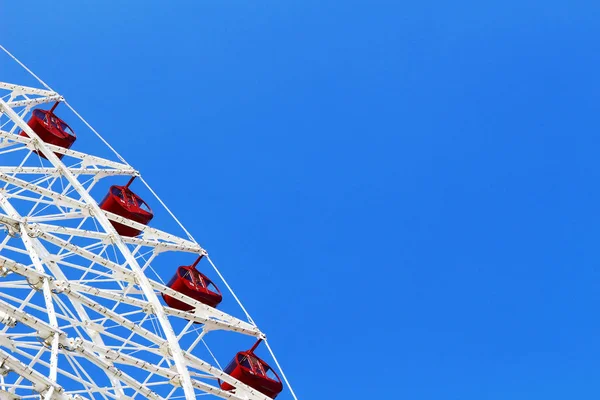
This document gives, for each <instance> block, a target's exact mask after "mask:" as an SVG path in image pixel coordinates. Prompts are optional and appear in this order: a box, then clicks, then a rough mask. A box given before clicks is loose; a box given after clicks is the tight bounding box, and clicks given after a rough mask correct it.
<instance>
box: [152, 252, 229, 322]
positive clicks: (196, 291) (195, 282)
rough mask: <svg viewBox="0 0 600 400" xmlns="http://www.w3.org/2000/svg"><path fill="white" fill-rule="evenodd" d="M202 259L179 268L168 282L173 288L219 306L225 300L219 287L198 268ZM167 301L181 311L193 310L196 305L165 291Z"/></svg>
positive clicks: (210, 304)
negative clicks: (175, 297)
mask: <svg viewBox="0 0 600 400" xmlns="http://www.w3.org/2000/svg"><path fill="white" fill-rule="evenodd" d="M201 259H202V256H200V257H199V258H198V259H197V260H196V262H194V263H193V264H192V265H188V266H183V267H179V268H177V271H176V272H175V275H173V278H171V280H170V281H169V283H168V284H167V286H168V287H170V288H171V289H173V290H176V291H178V292H179V293H183V294H185V295H186V296H189V297H191V298H193V299H195V300H198V301H199V302H201V303H204V304H206V305H207V306H210V307H217V305H218V304H219V303H220V302H221V300H223V295H221V291H220V290H219V288H218V287H217V286H216V285H215V284H214V283H213V282H212V281H211V280H210V279H208V277H207V276H206V275H204V274H203V273H201V272H200V271H198V270H197V269H196V265H198V262H200V260H201ZM162 297H163V299H164V300H165V303H167V305H168V306H169V307H173V308H177V309H178V310H181V311H191V310H192V309H193V308H194V307H193V306H191V305H189V304H187V303H184V302H182V301H180V300H177V299H174V298H173V297H171V296H169V295H166V294H164V293H163V295H162Z"/></svg>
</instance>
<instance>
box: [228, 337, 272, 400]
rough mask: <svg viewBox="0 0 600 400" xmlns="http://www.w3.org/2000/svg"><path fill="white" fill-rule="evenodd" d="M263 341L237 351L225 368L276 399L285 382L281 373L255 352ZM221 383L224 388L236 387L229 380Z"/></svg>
mask: <svg viewBox="0 0 600 400" xmlns="http://www.w3.org/2000/svg"><path fill="white" fill-rule="evenodd" d="M261 341H262V339H260V340H259V341H258V342H256V343H255V344H254V346H252V348H251V349H250V350H247V351H240V352H239V353H237V354H236V355H235V357H234V358H233V360H231V362H230V363H229V365H228V366H227V368H225V373H227V374H229V375H231V376H232V377H234V378H236V379H237V380H239V381H240V382H242V383H245V384H246V385H248V386H250V387H251V388H254V389H256V390H258V391H259V392H261V393H262V394H264V395H265V396H268V397H270V398H272V399H274V398H275V397H277V395H278V394H279V393H281V391H282V390H283V384H282V383H281V379H279V375H277V373H276V372H275V371H273V369H272V368H271V367H270V366H269V364H267V363H266V362H264V361H263V360H261V359H260V358H258V357H257V356H256V355H255V354H254V350H255V349H256V347H257V346H258V345H259V343H260V342H261ZM220 384H221V389H223V390H232V389H234V387H233V386H231V385H230V384H228V383H227V382H220Z"/></svg>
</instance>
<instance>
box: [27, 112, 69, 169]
mask: <svg viewBox="0 0 600 400" xmlns="http://www.w3.org/2000/svg"><path fill="white" fill-rule="evenodd" d="M56 106H58V102H56V104H54V106H52V108H51V109H50V110H48V111H46V110H42V109H39V108H36V109H35V110H33V112H32V113H31V118H30V119H29V121H28V122H27V125H29V127H30V128H31V129H33V131H34V132H35V133H36V135H38V136H39V137H40V139H42V141H44V142H45V143H48V144H53V145H56V146H59V147H64V148H65V149H70V148H71V146H73V143H75V140H76V139H77V137H76V136H75V132H73V130H72V129H71V127H69V125H67V123H66V122H65V121H63V120H62V119H60V118H58V117H57V116H56V115H55V114H54V109H55V108H56ZM21 136H25V137H29V136H28V135H27V133H25V132H21ZM35 153H36V154H38V155H39V156H40V157H44V158H46V156H44V155H43V154H42V153H41V152H39V151H35ZM54 154H56V156H57V157H58V158H62V157H63V154H59V153H54Z"/></svg>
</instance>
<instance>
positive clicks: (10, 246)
mask: <svg viewBox="0 0 600 400" xmlns="http://www.w3.org/2000/svg"><path fill="white" fill-rule="evenodd" d="M0 48H1V46H0ZM1 49H2V50H4V48H1ZM7 54H9V55H10V53H8V52H7ZM11 57H12V55H11ZM23 67H24V66H23ZM34 76H35V75H34ZM36 78H37V77H36ZM40 83H41V84H42V85H44V86H45V84H44V83H43V82H42V81H40ZM56 101H63V102H64V99H63V98H62V96H60V95H59V94H58V93H55V92H54V91H52V90H51V89H50V88H49V87H47V86H46V89H38V88H32V87H26V86H20V85H15V84H9V83H3V82H0V399H5V398H6V399H13V398H14V399H30V398H31V399H32V398H41V399H45V400H46V399H105V400H108V399H139V398H149V399H182V398H186V399H196V398H197V397H198V396H204V395H206V396H209V397H210V396H216V397H221V398H227V399H253V400H259V399H260V400H267V399H268V397H266V396H264V395H262V394H261V393H259V392H257V391H256V390H254V389H252V388H250V387H248V386H246V385H244V384H242V383H241V382H239V381H237V380H236V379H234V378H232V377H230V376H229V375H227V374H225V373H223V372H222V369H221V368H220V366H219V364H218V362H217V361H216V359H214V358H213V353H212V352H211V351H210V349H209V348H208V346H206V342H205V338H206V335H208V334H210V335H211V336H212V335H224V336H223V337H224V338H228V337H230V335H231V333H232V334H235V335H246V336H250V337H251V338H250V339H248V341H247V342H246V343H250V344H251V343H252V340H255V339H256V338H263V339H264V338H265V336H264V334H263V333H262V332H261V331H260V330H259V329H258V328H257V326H256V325H255V324H254V322H253V321H252V319H251V318H250V317H249V315H248V314H247V312H246V310H245V309H244V308H243V307H242V310H243V312H244V313H245V314H246V316H247V320H246V321H244V320H241V319H239V318H236V317H234V316H232V315H230V314H228V313H226V312H223V311H221V310H218V309H214V308H211V307H208V306H206V305H204V304H202V303H200V302H198V301H196V300H194V299H192V298H190V297H187V296H185V295H183V294H180V293H178V292H175V291H173V290H171V289H169V288H168V287H166V286H165V284H164V283H163V282H162V280H161V279H160V278H159V277H158V276H157V275H156V274H154V275H153V274H152V272H153V269H152V264H153V263H156V262H159V261H158V260H159V259H161V258H163V257H166V256H167V255H169V254H173V253H189V259H191V260H193V258H195V257H197V256H198V255H202V254H203V255H205V256H206V258H207V259H208V260H209V262H210V263H211V264H212V261H210V258H208V255H207V252H206V251H205V250H204V249H203V248H202V247H200V246H199V245H198V243H197V242H196V241H195V240H194V239H193V238H192V237H191V236H189V234H188V237H187V238H184V237H180V236H177V235H174V234H170V233H167V232H165V231H162V230H161V229H160V228H159V227H147V226H144V225H141V224H139V223H137V222H134V221H131V220H128V219H125V218H123V217H120V216H118V215H116V214H112V213H110V212H106V211H103V210H101V209H100V208H99V206H98V200H100V199H95V198H93V197H92V195H91V194H90V192H91V190H92V189H93V188H94V187H95V185H96V184H98V183H99V182H101V181H102V180H104V179H107V178H108V179H112V180H114V179H115V178H116V179H118V178H119V176H121V178H120V179H121V180H123V179H126V177H129V176H139V175H140V174H139V172H138V171H136V170H135V169H134V168H132V167H131V166H130V165H129V164H127V163H126V162H125V161H124V160H123V159H122V158H121V157H120V156H118V154H117V158H118V159H119V160H120V161H113V160H109V159H106V158H102V157H97V156H94V155H92V154H88V153H85V152H83V150H82V149H79V148H78V147H77V142H76V144H75V146H74V150H66V149H63V148H61V147H57V146H53V145H49V144H46V143H44V142H43V141H41V140H40V138H39V137H38V136H37V135H36V133H35V132H34V131H33V130H31V128H29V126H28V125H27V123H26V120H27V119H28V116H29V115H30V113H31V111H32V109H33V108H34V107H36V106H39V105H44V104H47V103H53V102H56ZM67 106H68V104H67ZM63 107H64V106H63ZM68 107H69V108H70V106H68ZM46 108H47V107H46ZM73 111H74V110H73ZM77 115H78V114H77ZM84 122H85V121H84ZM86 124H87V123H86ZM88 127H89V125H88ZM89 128H91V127H89ZM21 131H24V132H26V134H27V136H28V137H25V136H20V135H19V133H20V132H21ZM94 132H95V131H94ZM77 133H78V135H79V136H81V135H82V134H83V133H82V132H79V131H78V132H77ZM34 151H36V152H37V153H36V152H34ZM38 153H39V154H43V155H44V156H45V158H46V159H43V158H42V157H40V156H39V154H38ZM56 154H61V155H63V158H62V159H60V158H59V157H57V156H56ZM115 154H116V153H115ZM113 183H114V182H113ZM144 183H145V182H144ZM150 191H151V189H150ZM152 193H154V192H153V191H152ZM158 201H159V202H160V203H161V204H162V202H161V201H160V199H158ZM110 221H116V222H119V223H121V224H124V225H127V226H131V227H134V228H137V229H140V230H141V231H142V234H141V235H140V236H138V237H135V238H131V237H121V236H120V235H119V234H118V233H117V232H116V231H115V230H114V228H113V226H112V224H111V223H110ZM177 222H178V221H177ZM182 228H183V227H182ZM184 232H185V233H186V234H187V231H185V229H184ZM212 265H213V267H214V264H212ZM177 266H178V265H172V270H173V272H174V271H175V268H176V267H177ZM215 271H216V272H217V273H218V275H219V276H220V277H221V278H222V276H221V274H220V273H219V272H218V270H217V269H216V267H215ZM225 285H226V286H227V288H229V285H227V283H226V282H225ZM229 289H230V288H229ZM230 291H231V289H230ZM161 293H166V294H168V295H170V296H172V297H174V298H177V299H179V300H181V301H183V302H184V303H187V304H190V305H192V306H194V310H193V311H191V312H183V311H180V310H177V309H173V308H169V307H167V306H166V305H164V303H163V302H162V301H161V300H160V294H161ZM231 295H232V296H233V297H234V298H235V300H237V297H236V296H235V294H233V292H231ZM238 303H239V301H238ZM240 306H241V303H240ZM227 331H228V332H231V333H230V334H227V333H226V332H227ZM267 349H268V350H269V352H270V351H271V349H270V347H269V346H268V344H267ZM239 350H243V348H240V349H239ZM234 354H235V352H233V353H231V354H230V357H233V355H234ZM271 354H272V352H271ZM207 355H209V356H207ZM273 357H274V356H273ZM223 361H229V360H223ZM275 363H276V364H277V365H278V363H277V360H275ZM214 364H216V366H215V365H214ZM280 372H281V371H280ZM283 378H284V379H285V376H283ZM219 379H220V380H223V381H226V382H228V383H230V384H232V385H234V386H235V387H236V390H235V391H234V392H227V391H223V390H221V389H220V388H219V385H218V380H219ZM288 386H289V385H288ZM289 390H290V391H289V392H288V395H289V394H291V396H292V397H293V398H296V397H295V395H294V393H293V391H291V388H289Z"/></svg>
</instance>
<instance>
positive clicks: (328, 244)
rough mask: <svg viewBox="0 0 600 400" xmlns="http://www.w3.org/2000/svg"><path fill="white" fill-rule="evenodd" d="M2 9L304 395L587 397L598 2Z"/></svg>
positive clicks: (597, 194)
mask: <svg viewBox="0 0 600 400" xmlns="http://www.w3.org/2000/svg"><path fill="white" fill-rule="evenodd" d="M92 4H93V5H92ZM0 12H1V13H2V16H3V18H2V26H0V34H1V38H2V39H1V42H2V44H3V45H5V46H7V47H8V48H9V49H10V50H11V51H13V52H14V53H15V54H16V55H17V56H18V57H20V58H21V59H22V60H23V61H25V62H26V63H27V64H28V65H29V66H30V67H32V68H33V69H34V70H35V71H36V72H37V73H38V74H40V76H41V77H42V78H43V79H45V80H46V81H47V82H48V83H49V84H50V85H51V86H53V87H54V88H55V89H56V90H58V91H59V92H61V93H62V94H63V95H64V96H65V97H67V99H68V100H69V101H70V102H71V103H72V104H73V105H74V106H75V107H76V108H77V109H78V110H79V111H80V112H81V113H82V114H83V115H84V116H85V117H86V118H87V119H88V120H90V122H92V124H93V125H94V126H96V127H97V128H98V129H99V130H100V131H101V132H102V133H103V135H104V136H105V137H106V138H107V139H108V140H109V141H110V142H111V144H112V145H113V146H114V147H116V149H117V150H118V151H120V152H121V154H122V155H123V156H124V157H125V158H126V159H127V160H128V161H129V162H130V163H131V164H132V165H133V166H135V167H136V168H138V169H139V170H141V171H142V172H143V174H144V176H145V177H146V179H147V180H148V181H149V182H150V184H151V185H152V186H153V187H154V188H155V190H156V191H157V192H158V193H159V194H160V195H161V197H162V198H163V199H164V200H165V201H166V202H167V204H168V205H170V206H171V207H172V209H173V210H174V211H175V213H176V214H177V215H178V216H179V217H180V219H181V220H182V221H184V223H185V225H186V226H188V227H189V228H190V230H191V231H192V233H193V234H194V236H195V237H196V238H197V239H198V240H199V242H200V243H201V244H202V245H204V246H205V247H206V248H207V249H208V250H209V251H210V253H211V255H212V257H213V258H214V259H215V260H216V261H217V264H218V265H219V266H220V267H221V270H222V271H223V272H224V274H225V275H226V276H227V277H228V278H229V281H230V283H231V284H232V285H233V286H234V288H235V289H236V291H237V293H238V294H239V296H240V297H241V298H242V300H243V301H244V303H245V305H246V306H247V308H248V309H249V310H250V312H251V314H252V315H253V316H254V317H255V319H256V321H257V322H258V324H259V326H261V328H262V329H263V330H264V331H265V332H267V334H268V336H269V338H270V341H271V343H272V344H273V345H274V347H275V349H276V353H277V354H278V355H279V357H280V361H281V362H282V363H283V365H284V368H285V369H286V372H287V374H288V375H289V377H290V379H291V381H292V383H293V385H294V386H295V388H296V391H297V393H298V395H299V396H300V398H301V399H307V400H308V399H363V398H368V399H375V398H394V399H411V400H439V399H452V400H455V399H456V400H459V399H460V400H483V399H485V400H496V399H497V400H505V399H511V400H521V399H523V400H525V399H527V400H531V399H544V400H549V399H560V400H563V399H592V398H597V397H598V396H599V395H600V386H599V382H600V380H599V379H598V374H597V372H594V371H597V365H598V360H599V359H600V341H599V340H598V338H599V337H600V323H599V322H598V317H597V309H598V307H597V306H598V304H600V291H599V290H598V289H599V288H600V269H599V267H598V265H599V256H598V251H597V241H598V237H599V234H600V214H599V213H598V204H600V189H599V185H598V180H599V178H600V163H599V162H598V148H599V145H600V139H599V138H598V137H599V136H598V125H599V122H600V121H599V115H600V114H599V113H598V107H599V105H600V95H599V93H600V80H599V78H598V76H599V75H598V71H600V51H599V50H600V49H599V46H600V45H599V42H598V38H599V37H600V5H599V4H598V3H597V2H592V1H560V2H559V1H548V0H546V1H526V0H525V1H523V0H522V1H483V2H481V1H478V2H475V1H453V2H441V1H437V2H436V1H419V2H399V1H387V2H386V1H377V0H375V1H350V0H349V1H327V0H325V1H323V0H320V1H314V0H303V1H294V2H288V1H262V2H242V1H224V0H219V1H202V0H194V1H169V2H159V1H132V0H129V1H119V2H117V1H113V2H81V1H75V0H71V1H53V2H45V1H44V2H42V1H28V2H23V1H19V2H8V1H5V2H3V4H2V5H1V6H0ZM111 93H112V96H110V94H111ZM176 170H179V171H183V172H177V171H176ZM287 398H289V396H288V395H286V396H282V399H287Z"/></svg>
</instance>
